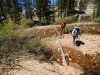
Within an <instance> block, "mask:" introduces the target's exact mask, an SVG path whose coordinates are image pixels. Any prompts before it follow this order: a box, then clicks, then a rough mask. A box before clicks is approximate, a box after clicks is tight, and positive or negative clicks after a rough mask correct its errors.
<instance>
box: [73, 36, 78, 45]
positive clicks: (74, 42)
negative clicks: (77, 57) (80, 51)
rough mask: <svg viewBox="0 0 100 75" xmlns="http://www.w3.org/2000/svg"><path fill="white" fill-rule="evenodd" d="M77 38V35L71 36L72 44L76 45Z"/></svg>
mask: <svg viewBox="0 0 100 75" xmlns="http://www.w3.org/2000/svg"><path fill="white" fill-rule="evenodd" d="M77 39H78V35H76V36H73V44H74V45H76V40H77Z"/></svg>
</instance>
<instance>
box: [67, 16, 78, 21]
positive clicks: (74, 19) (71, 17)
mask: <svg viewBox="0 0 100 75" xmlns="http://www.w3.org/2000/svg"><path fill="white" fill-rule="evenodd" d="M76 21H77V18H76V17H75V16H69V17H66V18H65V22H66V23H74V22H76Z"/></svg>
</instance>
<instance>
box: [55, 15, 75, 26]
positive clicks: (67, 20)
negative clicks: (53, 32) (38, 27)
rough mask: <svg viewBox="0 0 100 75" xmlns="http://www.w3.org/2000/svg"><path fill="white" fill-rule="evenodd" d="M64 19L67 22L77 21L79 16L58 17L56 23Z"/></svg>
mask: <svg viewBox="0 0 100 75" xmlns="http://www.w3.org/2000/svg"><path fill="white" fill-rule="evenodd" d="M63 21H65V23H67V24H68V23H74V22H76V21H77V18H76V17H75V16H69V17H66V18H63V19H57V20H56V22H55V24H61V23H62V22H63Z"/></svg>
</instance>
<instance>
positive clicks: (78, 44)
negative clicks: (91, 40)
mask: <svg viewBox="0 0 100 75" xmlns="http://www.w3.org/2000/svg"><path fill="white" fill-rule="evenodd" d="M84 44H85V43H84V42H83V41H79V40H78V41H76V46H81V45H84Z"/></svg>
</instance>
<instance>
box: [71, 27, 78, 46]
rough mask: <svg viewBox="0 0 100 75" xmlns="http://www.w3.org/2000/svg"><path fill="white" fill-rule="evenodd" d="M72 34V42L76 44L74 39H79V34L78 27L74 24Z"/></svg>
mask: <svg viewBox="0 0 100 75" xmlns="http://www.w3.org/2000/svg"><path fill="white" fill-rule="evenodd" d="M72 35H73V44H74V45H76V41H78V40H79V38H78V35H80V28H79V27H78V26H75V27H74V29H73V30H72Z"/></svg>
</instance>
